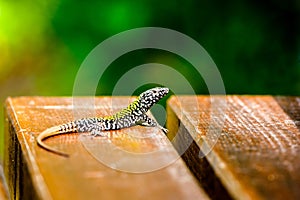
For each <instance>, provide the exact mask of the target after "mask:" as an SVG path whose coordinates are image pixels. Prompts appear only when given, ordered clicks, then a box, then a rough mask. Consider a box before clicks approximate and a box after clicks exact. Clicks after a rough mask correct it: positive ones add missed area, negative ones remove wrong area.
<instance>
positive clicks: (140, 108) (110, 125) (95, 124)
mask: <svg viewBox="0 0 300 200" xmlns="http://www.w3.org/2000/svg"><path fill="white" fill-rule="evenodd" d="M168 93H169V88H166V87H155V88H152V89H149V90H146V91H145V92H143V93H141V94H140V95H139V96H138V97H137V98H136V99H135V100H134V101H133V102H132V103H130V104H129V105H128V106H127V107H126V108H124V109H122V110H121V111H119V112H117V113H115V114H113V115H111V116H105V117H91V118H82V119H78V120H74V121H71V122H69V123H66V124H62V125H58V126H54V127H51V128H48V129H46V130H45V131H43V132H42V133H40V134H39V135H38V136H37V138H36V141H37V144H38V146H40V147H41V148H43V149H45V150H47V151H49V152H52V153H54V154H57V155H60V156H64V157H69V154H67V153H65V152H62V151H59V150H57V149H55V148H53V147H50V146H49V145H47V144H45V143H44V142H43V141H44V140H45V139H47V138H49V137H52V136H55V135H59V134H67V133H84V132H89V133H90V134H91V135H92V136H104V134H103V131H109V130H118V129H123V128H128V127H131V126H135V125H143V126H151V127H158V128H160V129H161V130H162V131H163V132H165V133H167V132H168V129H166V128H164V127H162V126H161V125H159V124H158V123H157V122H156V121H155V120H154V119H152V118H150V117H149V116H148V115H147V114H146V113H147V111H148V110H149V109H150V108H151V107H152V106H153V105H154V104H156V103H157V102H158V101H159V100H160V99H162V98H163V97H164V96H166V95H167V94H168Z"/></svg>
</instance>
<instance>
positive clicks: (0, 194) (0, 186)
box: [0, 164, 8, 200]
mask: <svg viewBox="0 0 300 200" xmlns="http://www.w3.org/2000/svg"><path fill="white" fill-rule="evenodd" d="M0 199H1V200H7V199H8V193H7V190H6V187H5V182H4V174H3V168H2V164H0Z"/></svg>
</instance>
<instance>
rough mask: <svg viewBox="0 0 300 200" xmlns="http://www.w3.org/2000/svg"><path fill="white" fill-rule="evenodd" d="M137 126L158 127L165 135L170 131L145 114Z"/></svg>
mask: <svg viewBox="0 0 300 200" xmlns="http://www.w3.org/2000/svg"><path fill="white" fill-rule="evenodd" d="M136 124H137V125H142V126H151V127H158V128H159V129H161V130H162V131H163V132H164V133H167V132H168V131H169V130H168V129H166V128H164V127H162V126H161V125H159V124H158V123H157V122H156V121H155V120H154V119H152V118H150V117H149V116H148V115H146V114H143V115H142V117H141V119H140V121H138V122H137V123H136Z"/></svg>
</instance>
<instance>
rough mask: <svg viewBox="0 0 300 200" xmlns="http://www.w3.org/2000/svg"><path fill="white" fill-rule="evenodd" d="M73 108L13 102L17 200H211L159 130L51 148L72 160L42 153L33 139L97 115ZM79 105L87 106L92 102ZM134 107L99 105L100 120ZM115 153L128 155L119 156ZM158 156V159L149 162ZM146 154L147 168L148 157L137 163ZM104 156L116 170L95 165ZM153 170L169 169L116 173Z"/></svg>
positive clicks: (44, 101)
mask: <svg viewBox="0 0 300 200" xmlns="http://www.w3.org/2000/svg"><path fill="white" fill-rule="evenodd" d="M72 100H73V99H72V98H55V97H52V98H51V97H18V98H8V99H7V101H6V104H5V109H6V128H5V147H6V149H5V156H4V170H5V176H6V178H7V181H8V188H9V191H10V193H11V198H12V199H20V198H22V199H73V200H76V199H208V197H207V196H206V194H205V193H204V192H203V191H202V189H201V188H200V187H199V185H198V184H197V182H196V180H195V179H194V178H193V176H192V175H191V174H190V172H189V171H188V169H187V168H186V167H185V165H184V163H183V162H182V161H181V159H177V158H178V155H177V153H176V151H175V150H174V149H173V147H172V145H171V144H170V142H169V141H168V139H167V138H166V136H165V135H164V134H163V133H162V132H161V131H158V130H157V129H156V128H149V127H140V126H138V127H132V128H127V129H122V130H119V131H111V132H108V134H107V136H106V137H97V138H94V139H92V138H89V136H88V135H81V136H80V135H78V134H65V135H59V136H56V137H53V138H49V139H48V140H46V141H45V142H46V143H47V144H49V145H51V146H53V147H55V148H57V149H59V150H62V151H65V152H68V153H69V154H70V155H71V156H70V158H64V157H60V156H57V155H55V154H52V153H49V152H47V151H45V150H43V149H41V148H39V147H38V146H37V144H36V141H35V138H36V136H37V135H38V134H39V133H41V132H42V131H43V130H45V129H47V128H49V127H52V126H55V125H59V124H62V123H66V122H69V121H70V120H73V119H74V118H77V117H78V116H79V115H84V116H85V117H87V116H93V115H94V113H93V111H94V110H93V109H87V108H85V107H84V106H82V107H78V108H76V109H74V107H72ZM76 100H78V101H79V102H83V105H84V102H86V101H87V100H90V99H89V98H77V99H76ZM129 100H131V99H128V98H125V97H118V98H110V97H99V98H96V99H95V105H96V107H95V112H96V114H97V115H98V116H105V115H108V114H111V113H113V112H114V111H115V110H119V109H121V108H124V107H125V106H127V104H128V101H129ZM112 102H113V103H112ZM112 105H113V106H112ZM83 143H84V144H83ZM111 146H113V147H115V148H111ZM85 147H86V148H85ZM116 149H119V150H120V149H121V152H129V153H127V154H120V151H116ZM88 150H89V151H88ZM153 152H160V153H159V154H151V153H153ZM145 154H149V155H152V157H151V156H150V157H149V158H148V160H147V158H145V156H144V157H143V158H142V162H141V160H138V159H137V158H136V156H132V155H145ZM120 155H121V157H120ZM99 156H100V157H101V156H104V158H106V159H111V160H108V162H110V163H109V164H107V163H104V162H100V161H99V159H98V160H97V159H95V157H96V158H99ZM124 156H125V157H124ZM126 156H127V157H126ZM170 158H172V159H174V161H173V162H172V163H168V162H169V161H170ZM116 159H117V161H116ZM149 159H150V160H149ZM100 160H101V159H100ZM106 161H107V160H106ZM151 161H152V163H151ZM114 162H115V163H114ZM147 163H148V164H150V165H151V164H152V167H155V166H159V164H161V166H163V167H162V168H159V169H157V168H156V169H154V170H150V171H148V172H147V173H128V172H123V171H119V170H115V169H113V168H114V167H115V168H118V167H122V166H123V167H124V166H125V167H127V168H126V169H128V170H129V171H130V170H139V169H143V167H146V166H149V165H146V164H147ZM154 163H155V164H156V165H154ZM137 165H138V166H137ZM139 166H140V168H139ZM150 169H151V168H150Z"/></svg>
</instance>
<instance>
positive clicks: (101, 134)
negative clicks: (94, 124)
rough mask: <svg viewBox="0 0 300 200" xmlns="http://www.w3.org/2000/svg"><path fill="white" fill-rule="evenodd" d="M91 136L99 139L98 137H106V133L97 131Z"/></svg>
mask: <svg viewBox="0 0 300 200" xmlns="http://www.w3.org/2000/svg"><path fill="white" fill-rule="evenodd" d="M90 135H92V136H94V137H97V136H102V137H104V136H105V133H103V132H101V131H97V130H92V131H91V133H90Z"/></svg>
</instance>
